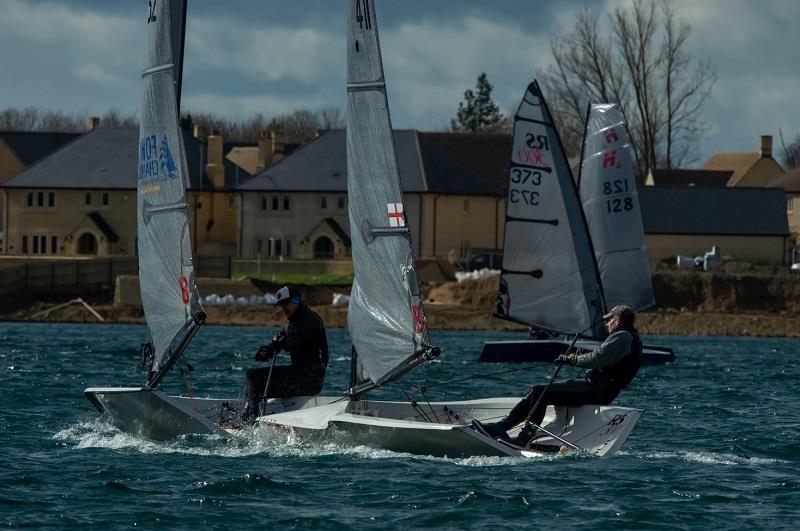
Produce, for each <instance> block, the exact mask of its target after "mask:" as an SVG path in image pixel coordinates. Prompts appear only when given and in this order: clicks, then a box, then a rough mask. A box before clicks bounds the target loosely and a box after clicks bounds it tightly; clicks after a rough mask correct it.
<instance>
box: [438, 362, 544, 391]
mask: <svg viewBox="0 0 800 531" xmlns="http://www.w3.org/2000/svg"><path fill="white" fill-rule="evenodd" d="M537 367H539V365H528V366H527V367H517V368H516V369H508V370H506V371H500V372H493V373H490V374H473V375H472V376H467V377H466V378H459V379H458V380H449V381H446V382H434V383H432V384H429V385H426V386H425V387H426V388H428V389H430V388H432V387H438V386H440V385H449V384H454V383H460V382H466V381H467V380H477V379H481V378H492V377H493V376H499V375H501V374H507V373H510V372H517V371H524V370H527V369H535V368H537Z"/></svg>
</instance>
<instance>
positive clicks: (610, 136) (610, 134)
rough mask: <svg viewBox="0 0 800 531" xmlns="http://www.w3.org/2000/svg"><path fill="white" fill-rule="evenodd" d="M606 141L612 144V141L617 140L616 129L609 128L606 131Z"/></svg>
mask: <svg viewBox="0 0 800 531" xmlns="http://www.w3.org/2000/svg"><path fill="white" fill-rule="evenodd" d="M603 136H605V139H606V143H608V144H613V143H614V142H619V135H617V130H616V129H609V130H608V131H606V133H605V135H603Z"/></svg>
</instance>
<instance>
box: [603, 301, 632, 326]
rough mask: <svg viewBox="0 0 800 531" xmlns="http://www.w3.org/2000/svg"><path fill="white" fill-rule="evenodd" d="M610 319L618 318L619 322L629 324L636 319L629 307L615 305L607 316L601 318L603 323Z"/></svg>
mask: <svg viewBox="0 0 800 531" xmlns="http://www.w3.org/2000/svg"><path fill="white" fill-rule="evenodd" d="M612 317H619V320H620V322H622V323H629V324H633V320H634V319H635V318H636V314H635V313H633V310H631V308H630V306H625V305H624V304H617V305H616V306H614V307H613V308H611V309H610V310H609V311H608V313H607V314H605V315H604V316H603V321H607V320H608V319H611V318H612Z"/></svg>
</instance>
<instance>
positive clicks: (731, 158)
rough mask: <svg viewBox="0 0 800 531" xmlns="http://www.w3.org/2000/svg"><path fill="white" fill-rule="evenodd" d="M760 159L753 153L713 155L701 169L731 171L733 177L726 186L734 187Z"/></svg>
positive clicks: (757, 154) (758, 155)
mask: <svg viewBox="0 0 800 531" xmlns="http://www.w3.org/2000/svg"><path fill="white" fill-rule="evenodd" d="M760 158H761V155H760V154H759V153H757V152H755V151H751V152H722V153H715V154H714V155H712V156H711V158H710V159H708V161H706V163H705V164H703V169H704V170H730V171H732V172H733V175H731V178H730V179H729V180H728V185H729V186H734V185H736V183H738V182H739V180H741V178H742V177H744V175H745V174H746V173H747V172H748V171H749V170H750V168H752V167H753V165H754V164H755V163H756V162H758V159H760Z"/></svg>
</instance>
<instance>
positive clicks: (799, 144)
mask: <svg viewBox="0 0 800 531" xmlns="http://www.w3.org/2000/svg"><path fill="white" fill-rule="evenodd" d="M781 145H782V147H781V162H783V167H784V168H786V169H787V170H791V169H794V168H797V167H800V135H798V136H796V137H795V138H794V140H792V141H791V142H790V143H789V145H788V146H787V145H785V144H783V132H781Z"/></svg>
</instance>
